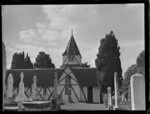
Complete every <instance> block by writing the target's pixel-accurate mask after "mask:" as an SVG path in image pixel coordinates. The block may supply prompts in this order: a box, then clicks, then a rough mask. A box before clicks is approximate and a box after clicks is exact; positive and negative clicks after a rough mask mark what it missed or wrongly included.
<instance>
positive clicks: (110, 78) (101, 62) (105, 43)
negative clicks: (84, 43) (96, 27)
mask: <svg viewBox="0 0 150 114" xmlns="http://www.w3.org/2000/svg"><path fill="white" fill-rule="evenodd" d="M100 43H101V44H100V47H99V52H98V54H97V58H96V60H95V64H96V68H97V82H98V84H99V86H100V99H101V102H103V101H102V96H103V93H106V92H107V87H109V86H110V87H111V89H112V91H113V90H114V73H115V72H117V74H118V81H119V87H120V86H121V83H122V79H123V78H122V68H121V61H120V52H119V49H120V47H119V46H118V40H117V39H116V38H115V36H114V34H113V31H111V32H110V34H107V35H106V36H105V38H103V39H101V42H100Z"/></svg>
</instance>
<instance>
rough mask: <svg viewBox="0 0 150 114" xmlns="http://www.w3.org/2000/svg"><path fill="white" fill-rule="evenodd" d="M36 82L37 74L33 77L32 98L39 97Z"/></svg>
mask: <svg viewBox="0 0 150 114" xmlns="http://www.w3.org/2000/svg"><path fill="white" fill-rule="evenodd" d="M36 83H37V77H36V76H34V77H33V84H32V94H31V98H32V99H36V98H37V97H36V96H37V91H36V89H37V86H36Z"/></svg>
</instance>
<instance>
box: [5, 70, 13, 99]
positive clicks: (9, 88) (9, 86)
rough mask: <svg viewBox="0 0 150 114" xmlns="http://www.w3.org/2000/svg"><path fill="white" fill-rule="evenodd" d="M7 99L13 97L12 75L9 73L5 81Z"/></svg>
mask: <svg viewBox="0 0 150 114" xmlns="http://www.w3.org/2000/svg"><path fill="white" fill-rule="evenodd" d="M6 96H7V98H9V97H12V96H13V75H12V74H11V73H10V74H9V76H8V79H7V94H6Z"/></svg>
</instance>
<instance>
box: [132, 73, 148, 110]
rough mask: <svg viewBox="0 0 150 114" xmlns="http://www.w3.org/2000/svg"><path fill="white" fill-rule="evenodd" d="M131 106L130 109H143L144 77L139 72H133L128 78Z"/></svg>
mask: <svg viewBox="0 0 150 114" xmlns="http://www.w3.org/2000/svg"><path fill="white" fill-rule="evenodd" d="M130 86H131V108H132V110H145V109H146V107H145V79H144V76H143V75H141V74H138V73H136V74H134V75H132V76H131V79H130Z"/></svg>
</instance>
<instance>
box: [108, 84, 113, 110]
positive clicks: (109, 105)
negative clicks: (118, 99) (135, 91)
mask: <svg viewBox="0 0 150 114" xmlns="http://www.w3.org/2000/svg"><path fill="white" fill-rule="evenodd" d="M107 93H108V108H109V109H111V107H112V99H111V88H110V87H108V88H107Z"/></svg>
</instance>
